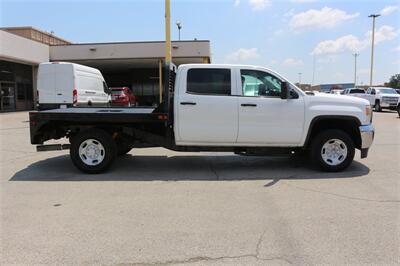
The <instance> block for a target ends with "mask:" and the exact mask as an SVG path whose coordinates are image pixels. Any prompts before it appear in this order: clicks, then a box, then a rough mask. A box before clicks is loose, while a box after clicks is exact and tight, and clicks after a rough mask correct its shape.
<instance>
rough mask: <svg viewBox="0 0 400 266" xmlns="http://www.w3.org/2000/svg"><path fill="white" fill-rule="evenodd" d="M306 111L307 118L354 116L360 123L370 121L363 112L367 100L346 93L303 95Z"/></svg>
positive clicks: (363, 123) (367, 102) (367, 103)
mask: <svg viewBox="0 0 400 266" xmlns="http://www.w3.org/2000/svg"><path fill="white" fill-rule="evenodd" d="M305 101H306V108H307V109H308V111H306V114H307V116H309V117H310V118H309V119H312V118H314V117H317V116H346V117H355V118H357V119H358V120H359V122H360V123H361V124H362V125H366V124H369V123H370V117H368V116H367V115H366V114H365V108H366V106H368V105H370V103H369V101H368V100H366V99H362V98H357V97H353V96H346V95H334V94H326V93H318V94H315V95H307V96H305Z"/></svg>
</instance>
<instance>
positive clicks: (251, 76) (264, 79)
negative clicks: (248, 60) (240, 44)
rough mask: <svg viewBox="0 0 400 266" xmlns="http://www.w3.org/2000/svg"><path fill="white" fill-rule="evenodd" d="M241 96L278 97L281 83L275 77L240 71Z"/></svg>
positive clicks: (260, 72)
mask: <svg viewBox="0 0 400 266" xmlns="http://www.w3.org/2000/svg"><path fill="white" fill-rule="evenodd" d="M240 75H241V81H242V95H243V96H253V97H258V96H264V97H280V94H281V88H282V81H281V80H280V79H278V78H276V77H275V76H273V75H271V74H269V73H267V72H263V71H259V70H247V69H242V70H241V71H240Z"/></svg>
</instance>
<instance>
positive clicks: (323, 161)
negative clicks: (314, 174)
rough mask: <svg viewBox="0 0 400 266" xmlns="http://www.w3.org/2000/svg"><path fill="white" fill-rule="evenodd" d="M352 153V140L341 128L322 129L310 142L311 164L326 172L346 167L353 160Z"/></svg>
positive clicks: (353, 151) (353, 148)
mask: <svg viewBox="0 0 400 266" xmlns="http://www.w3.org/2000/svg"><path fill="white" fill-rule="evenodd" d="M354 153H355V147H354V143H353V140H352V139H351V138H350V137H349V135H348V134H347V133H346V132H344V131H341V130H335V129H330V130H326V131H322V132H321V133H319V134H318V135H317V136H316V137H315V139H314V141H313V142H312V144H311V160H312V163H313V165H315V166H317V167H318V168H320V169H322V170H324V171H327V172H338V171H342V170H344V169H346V168H347V167H348V166H349V165H350V164H351V162H352V161H353V159H354Z"/></svg>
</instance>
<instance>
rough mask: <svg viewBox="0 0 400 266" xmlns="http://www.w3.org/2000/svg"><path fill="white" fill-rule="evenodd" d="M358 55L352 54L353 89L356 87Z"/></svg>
mask: <svg viewBox="0 0 400 266" xmlns="http://www.w3.org/2000/svg"><path fill="white" fill-rule="evenodd" d="M359 55H360V54H358V53H354V54H353V56H354V87H355V88H356V87H357V56H359Z"/></svg>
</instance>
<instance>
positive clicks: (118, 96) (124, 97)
mask: <svg viewBox="0 0 400 266" xmlns="http://www.w3.org/2000/svg"><path fill="white" fill-rule="evenodd" d="M136 103H137V101H136V96H135V95H134V94H133V93H132V91H131V90H130V89H129V88H128V87H116V88H111V105H113V106H135V105H136Z"/></svg>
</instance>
